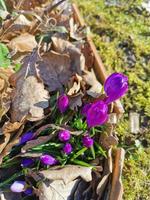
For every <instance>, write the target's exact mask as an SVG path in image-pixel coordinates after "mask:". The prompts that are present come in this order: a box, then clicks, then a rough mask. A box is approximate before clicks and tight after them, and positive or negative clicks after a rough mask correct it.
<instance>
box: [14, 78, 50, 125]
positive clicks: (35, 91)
mask: <svg viewBox="0 0 150 200" xmlns="http://www.w3.org/2000/svg"><path fill="white" fill-rule="evenodd" d="M48 100H49V94H48V92H47V91H46V90H45V89H44V85H43V83H42V82H39V81H38V79H37V78H36V77H34V76H29V77H27V78H26V79H25V80H24V81H23V82H22V83H20V82H19V81H18V82H17V85H16V88H15V89H14V90H13V96H12V106H11V120H12V121H13V122H15V121H22V119H24V118H25V117H27V119H28V120H30V121H37V120H40V119H42V118H43V117H44V111H43V109H44V108H47V107H48V105H49V103H48Z"/></svg>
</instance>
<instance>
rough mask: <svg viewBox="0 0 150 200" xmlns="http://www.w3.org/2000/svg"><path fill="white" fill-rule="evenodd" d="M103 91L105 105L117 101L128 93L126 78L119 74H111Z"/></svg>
mask: <svg viewBox="0 0 150 200" xmlns="http://www.w3.org/2000/svg"><path fill="white" fill-rule="evenodd" d="M104 90H105V92H106V95H107V99H106V103H107V104H109V103H111V102H113V101H115V100H117V99H119V98H120V97H122V96H123V95H124V94H125V93H126V92H127V91H128V77H127V76H125V75H124V74H121V73H113V74H111V75H110V76H109V77H108V78H107V79H106V81H105V84H104Z"/></svg>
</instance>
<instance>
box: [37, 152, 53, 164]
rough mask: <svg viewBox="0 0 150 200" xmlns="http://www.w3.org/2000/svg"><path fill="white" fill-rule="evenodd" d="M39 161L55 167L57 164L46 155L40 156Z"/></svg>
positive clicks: (51, 157)
mask: <svg viewBox="0 0 150 200" xmlns="http://www.w3.org/2000/svg"><path fill="white" fill-rule="evenodd" d="M40 160H41V162H42V163H43V164H44V165H55V164H56V163H57V160H56V159H55V158H54V157H53V156H51V155H48V154H45V155H42V156H41V157H40Z"/></svg>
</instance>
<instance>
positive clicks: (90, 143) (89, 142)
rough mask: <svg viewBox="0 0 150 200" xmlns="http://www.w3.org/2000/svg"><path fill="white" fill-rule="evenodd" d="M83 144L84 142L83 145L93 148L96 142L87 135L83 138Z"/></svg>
mask: <svg viewBox="0 0 150 200" xmlns="http://www.w3.org/2000/svg"><path fill="white" fill-rule="evenodd" d="M82 142H83V145H84V146H85V147H87V148H90V147H91V146H93V143H94V140H93V139H92V138H91V137H90V136H88V135H85V136H84V137H83V138H82Z"/></svg>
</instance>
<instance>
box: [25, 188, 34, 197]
mask: <svg viewBox="0 0 150 200" xmlns="http://www.w3.org/2000/svg"><path fill="white" fill-rule="evenodd" d="M23 193H24V194H25V195H27V196H30V195H32V193H33V189H32V188H27V189H26V190H25V191H24V192H23Z"/></svg>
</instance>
